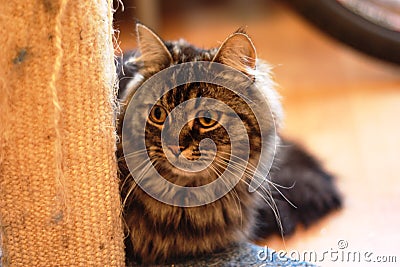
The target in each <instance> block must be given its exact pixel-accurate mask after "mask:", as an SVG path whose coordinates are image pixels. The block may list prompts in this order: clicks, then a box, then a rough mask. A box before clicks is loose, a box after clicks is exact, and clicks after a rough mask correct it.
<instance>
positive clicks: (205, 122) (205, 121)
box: [197, 110, 219, 128]
mask: <svg viewBox="0 0 400 267" xmlns="http://www.w3.org/2000/svg"><path fill="white" fill-rule="evenodd" d="M218 117H219V114H218V112H216V111H213V110H204V111H200V112H199V113H198V114H197V120H198V122H199V123H200V125H201V126H202V127H203V128H210V127H212V126H214V125H215V124H217V122H218Z"/></svg>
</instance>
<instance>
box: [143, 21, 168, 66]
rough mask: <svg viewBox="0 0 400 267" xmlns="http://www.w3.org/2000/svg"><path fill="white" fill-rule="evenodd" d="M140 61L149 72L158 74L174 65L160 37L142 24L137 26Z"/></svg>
mask: <svg viewBox="0 0 400 267" xmlns="http://www.w3.org/2000/svg"><path fill="white" fill-rule="evenodd" d="M136 35H137V42H138V46H139V50H140V53H141V56H140V60H141V61H142V62H143V64H144V67H145V69H146V70H147V71H149V72H152V73H154V72H158V71H160V70H162V69H164V68H166V67H168V66H169V65H170V64H171V63H172V56H171V54H170V52H169V51H168V49H167V47H166V46H165V44H164V42H163V41H162V40H161V38H160V37H158V35H157V34H156V33H155V32H153V31H152V30H150V29H149V28H148V27H146V26H144V25H143V24H141V23H137V24H136Z"/></svg>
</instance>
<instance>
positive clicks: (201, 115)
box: [145, 83, 260, 186]
mask: <svg viewBox="0 0 400 267" xmlns="http://www.w3.org/2000/svg"><path fill="white" fill-rule="evenodd" d="M199 98H200V99H201V98H210V99H215V100H218V101H220V102H221V105H222V103H223V104H225V105H228V106H230V107H233V111H234V113H235V114H236V115H238V116H239V117H242V118H245V120H244V125H245V128H246V130H247V131H248V132H251V137H252V138H251V140H250V147H251V148H252V153H251V157H252V158H255V157H257V155H258V154H259V146H258V145H257V144H258V143H259V141H260V140H259V138H260V132H259V128H258V124H257V121H256V119H255V117H254V115H253V114H252V111H251V110H250V109H249V107H248V106H247V104H246V103H245V102H244V101H243V100H242V99H241V98H240V97H239V96H237V95H236V94H235V93H233V92H232V91H230V90H228V89H226V88H223V87H218V86H216V85H212V84H206V83H193V84H187V85H182V86H179V87H177V88H174V89H173V90H170V91H168V92H167V93H166V94H165V95H164V96H163V97H162V98H161V99H160V100H159V101H158V102H157V103H156V104H155V105H154V106H152V107H149V109H150V111H149V112H148V113H149V116H148V117H147V120H146V131H145V139H146V148H147V151H148V155H149V157H150V159H151V160H152V161H153V162H154V166H155V167H156V169H157V170H158V172H159V173H160V174H161V175H162V176H163V177H164V178H166V179H167V180H169V181H171V182H173V183H174V184H177V185H180V186H201V185H205V184H208V183H210V182H212V181H213V180H215V179H217V178H218V177H219V176H220V175H221V173H223V172H224V170H225V168H226V165H227V162H229V161H230V159H231V142H232V140H231V138H234V139H235V142H236V145H237V146H241V144H243V145H242V146H241V147H240V152H241V153H243V154H246V153H248V152H249V151H247V149H246V146H245V144H246V141H247V138H248V137H247V136H245V135H242V134H241V132H240V130H239V129H238V127H237V125H235V123H230V121H232V119H233V118H232V115H233V114H232V112H229V111H226V110H224V108H223V107H219V106H218V102H217V103H215V104H213V105H208V106H205V105H201V104H199V103H196V99H199ZM188 100H194V101H192V103H191V104H189V105H190V106H188V107H187V108H186V110H185V112H181V113H177V114H172V115H171V112H172V111H173V110H174V109H175V108H176V107H177V106H179V105H180V104H182V103H184V102H185V101H188ZM177 125H182V126H183V127H182V128H181V129H177V128H176V126H177ZM163 130H164V131H165V140H164V147H163V144H162V138H161V133H162V131H163ZM176 131H177V132H178V133H176V134H177V136H179V145H176V144H174V142H173V141H174V139H173V137H172V135H173V134H174V132H176ZM207 138H209V139H211V140H212V141H213V143H214V145H211V144H208V145H203V146H201V149H200V142H201V141H202V140H205V139H207ZM215 152H216V153H215ZM210 162H211V164H208V163H210ZM238 164H239V163H238ZM206 165H207V167H206ZM182 167H183V168H182ZM202 167H203V168H202ZM236 167H237V168H239V166H236ZM240 168H246V164H244V166H243V164H241V166H240ZM196 169H202V170H200V171H196Z"/></svg>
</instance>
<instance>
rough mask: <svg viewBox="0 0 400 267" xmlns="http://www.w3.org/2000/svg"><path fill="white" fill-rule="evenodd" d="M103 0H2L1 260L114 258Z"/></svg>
mask: <svg viewBox="0 0 400 267" xmlns="http://www.w3.org/2000/svg"><path fill="white" fill-rule="evenodd" d="M111 5H112V1H111V0H108V1H106V0H103V1H102V0H91V1H80V0H37V1H36V0H35V1H20V0H9V1H1V2H0V44H1V56H0V232H1V236H2V238H0V239H2V244H1V247H2V251H3V259H2V264H3V266H24V267H26V266H122V265H123V263H124V252H123V232H122V224H121V220H120V199H119V194H118V181H117V171H116V164H115V156H114V149H115V134H114V125H113V112H114V109H113V104H112V103H113V93H112V91H113V85H114V79H115V75H114V73H115V69H114V64H113V46H112V33H113V30H112V7H111Z"/></svg>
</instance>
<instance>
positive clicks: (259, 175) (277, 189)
mask: <svg viewBox="0 0 400 267" xmlns="http://www.w3.org/2000/svg"><path fill="white" fill-rule="evenodd" d="M219 157H220V158H222V159H224V160H227V159H226V158H224V157H222V156H219ZM237 158H238V159H240V160H242V161H243V162H245V163H248V162H247V161H245V160H243V159H241V158H240V157H237ZM230 163H231V164H235V166H236V167H241V168H243V170H244V171H245V172H246V174H248V175H249V176H250V178H253V177H256V178H260V179H261V180H263V181H265V182H267V183H268V184H269V185H270V186H272V187H273V188H274V189H275V190H276V192H277V193H278V194H279V195H280V196H282V197H283V198H284V199H285V201H286V202H288V203H289V204H290V205H291V206H292V207H294V208H297V206H296V205H295V204H294V203H293V202H292V201H290V200H289V199H288V198H287V197H286V196H285V195H284V194H283V193H282V192H281V191H280V190H279V188H281V189H292V188H293V187H294V185H295V182H294V184H293V185H292V186H290V187H286V186H283V185H280V184H277V183H275V182H273V181H271V179H267V178H266V177H265V176H264V175H262V174H260V173H258V172H256V170H254V171H253V170H252V169H249V168H248V166H244V165H242V164H239V163H237V162H235V161H230ZM248 164H249V166H251V164H250V163H248ZM261 185H262V184H261ZM261 185H260V186H261ZM271 198H272V195H271Z"/></svg>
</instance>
